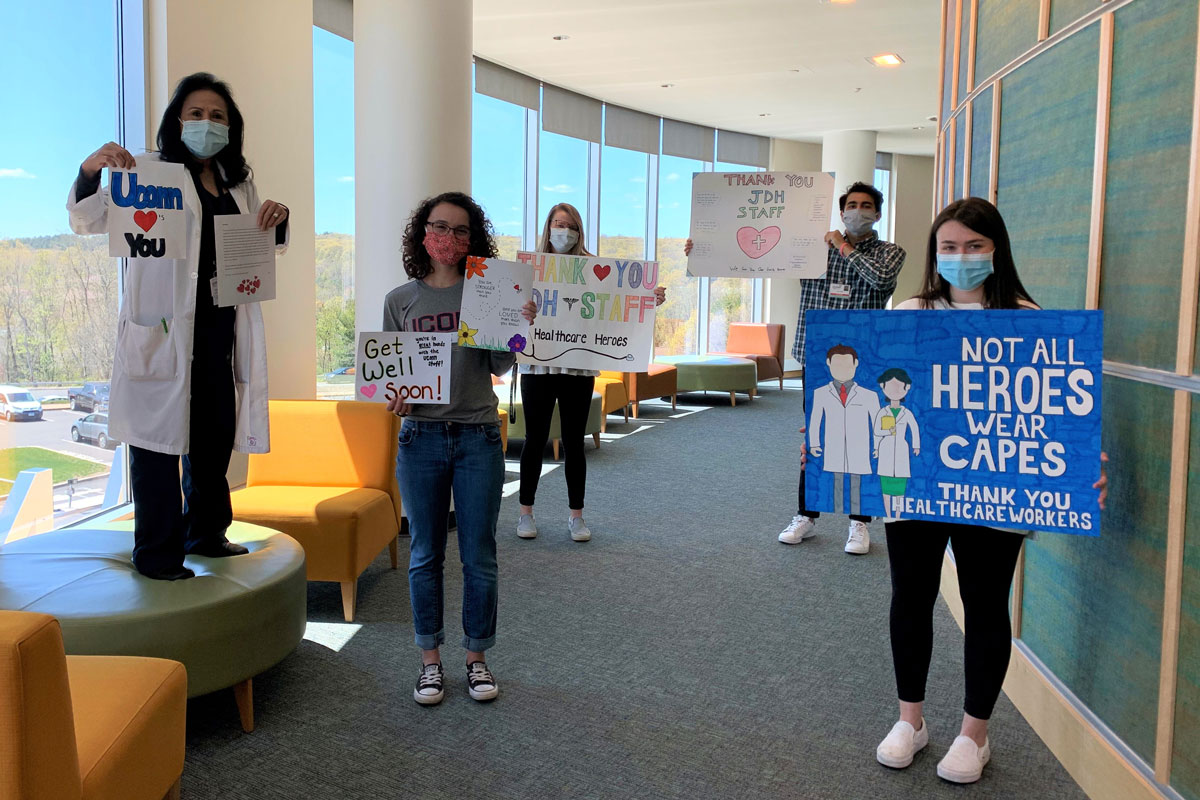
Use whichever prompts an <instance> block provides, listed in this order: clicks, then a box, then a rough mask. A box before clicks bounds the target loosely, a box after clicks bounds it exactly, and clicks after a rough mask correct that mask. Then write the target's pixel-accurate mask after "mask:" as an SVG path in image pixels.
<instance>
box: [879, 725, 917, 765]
mask: <svg viewBox="0 0 1200 800" xmlns="http://www.w3.org/2000/svg"><path fill="white" fill-rule="evenodd" d="M927 744H929V726H928V725H926V724H925V720H921V730H919V731H915V730H913V726H912V725H911V724H909V723H907V722H905V721H904V720H900V721H899V722H897V723H896V724H895V725H893V726H892V730H891V731H890V732H889V733H888V735H887V736H885V737H883V741H882V742H880V743H879V746H878V747H876V748H875V760H876V761H878V762H879V763H880V764H883V765H884V766H885V767H891V768H892V769H904V768H905V767H907V766H908V765H909V764H911V763H912V761H913V756H914V755H916V754H917V753H918V752H920V751H921V750H922V749H924V747H925V745H927Z"/></svg>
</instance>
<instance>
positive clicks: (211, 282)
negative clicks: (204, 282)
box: [208, 275, 220, 306]
mask: <svg viewBox="0 0 1200 800" xmlns="http://www.w3.org/2000/svg"><path fill="white" fill-rule="evenodd" d="M208 290H209V292H210V293H211V294H212V301H213V305H214V306H219V305H220V303H218V302H217V276H216V275H213V276H212V277H211V278H209V279H208Z"/></svg>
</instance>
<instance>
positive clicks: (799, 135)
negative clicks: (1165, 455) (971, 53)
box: [474, 0, 941, 155]
mask: <svg viewBox="0 0 1200 800" xmlns="http://www.w3.org/2000/svg"><path fill="white" fill-rule="evenodd" d="M474 14H475V28H474V49H475V52H476V53H477V54H479V55H480V56H482V57H483V58H486V59H488V60H489V61H494V62H496V63H498V64H503V65H504V66H507V67H510V68H512V69H515V70H517V71H519V72H524V73H526V74H528V75H532V76H534V77H537V78H540V79H542V80H544V81H547V82H549V83H554V84H557V85H559V86H562V87H565V88H568V89H573V90H575V91H577V92H580V93H582V94H586V95H590V96H592V97H595V98H598V99H600V100H604V101H607V102H611V103H616V104H618V105H624V106H628V107H630V108H635V109H638V110H640V111H647V112H651V113H653V114H658V115H662V116H665V117H672V118H675V119H680V120H685V121H688V122H696V123H700V124H703V125H711V126H714V127H718V128H728V129H731V130H737V131H745V132H747V133H758V134H763V135H767V136H778V137H782V138H786V139H797V140H801V141H810V142H819V141H820V140H821V136H822V134H824V133H826V132H829V131H839V130H875V131H878V132H879V144H878V149H879V150H881V151H885V152H895V153H907V154H915V155H933V152H934V141H935V124H934V123H932V122H930V121H929V119H928V118H929V117H930V116H932V115H934V114H936V113H937V100H938V98H937V91H938V64H937V60H938V49H939V48H938V36H939V28H940V24H941V4H940V2H939V0H854V2H853V3H851V4H848V5H834V4H829V3H827V2H825V0H559V1H558V2H554V0H550V1H549V2H547V0H474ZM561 34H565V35H567V36H569V37H570V38H569V39H567V40H565V41H555V40H554V39H553V37H554V36H556V35H561ZM879 53H896V54H898V55H900V57H901V58H903V59H904V62H905V63H904V64H903V65H901V66H900V67H895V68H891V69H883V68H880V67H876V66H874V65H872V64H870V63H868V62H867V61H866V58H867V57H869V56H873V55H877V54H879ZM664 83H671V84H674V86H673V87H671V88H669V89H664V88H662V84H664ZM763 114H768V115H769V116H761V115H763ZM918 128H920V130H917V129H918Z"/></svg>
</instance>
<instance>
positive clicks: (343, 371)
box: [325, 367, 354, 380]
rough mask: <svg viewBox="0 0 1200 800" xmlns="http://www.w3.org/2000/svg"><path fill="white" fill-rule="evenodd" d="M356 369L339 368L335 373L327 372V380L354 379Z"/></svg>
mask: <svg viewBox="0 0 1200 800" xmlns="http://www.w3.org/2000/svg"><path fill="white" fill-rule="evenodd" d="M353 377H354V367H338V368H337V369H335V370H334V371H333V372H326V373H325V379H326V380H333V379H334V378H353Z"/></svg>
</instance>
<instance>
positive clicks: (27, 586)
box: [0, 521, 307, 730]
mask: <svg viewBox="0 0 1200 800" xmlns="http://www.w3.org/2000/svg"><path fill="white" fill-rule="evenodd" d="M227 535H228V537H229V540H230V541H233V542H238V543H239V544H243V545H245V546H246V547H248V548H249V549H250V552H249V553H247V554H246V555H244V556H233V557H230V558H205V557H202V556H188V557H187V559H186V561H185V563H186V564H187V566H189V567H191V568H192V569H193V570H194V571H195V573H196V577H194V578H190V579H188V580H182V581H156V580H150V579H149V578H145V577H142V576H141V575H140V574H138V572H137V570H135V569H134V568H133V562H132V561H131V560H130V554H131V552H132V550H133V522H132V521H129V522H118V523H112V524H108V525H99V526H96V527H94V528H67V529H63V530H59V531H52V532H49V533H43V534H39V535H36V536H30V537H28V538H25V539H18V540H17V541H14V542H11V543H9V544H6V545H4V546H3V547H0V608H3V609H9V610H16V611H40V612H42V613H45V614H52V615H53V616H55V617H57V618H58V621H59V623H60V624H61V626H62V635H63V643H64V645H65V649H66V652H67V654H68V655H122V656H154V657H157V658H169V659H173V660H175V661H180V662H183V665H184V666H185V667H187V679H188V696H189V697H196V696H197V695H202V694H207V693H209V692H213V691H216V690H217V689H224V688H227V687H230V686H232V687H234V689H235V696H236V698H237V701H238V710H239V711H240V712H241V717H242V726H243V727H244V728H246V730H251V729H253V726H254V716H253V703H252V694H251V683H250V680H251V679H252V678H253V677H254V676H255V675H257V674H258V673H260V672H262V671H264V670H266V669H268V668H270V667H272V666H274V665H275V664H278V663H279V662H280V661H282V660H283V659H284V658H285V657H286V656H287V655H288V654H289V653H291V652H292V651H293V650H294V649H296V645H298V644H299V643H300V640H301V639H302V638H303V637H304V628H305V624H306V612H307V581H306V579H305V575H304V550H303V549H302V548H301V547H300V545H299V543H297V542H296V540H295V539H293V538H292V537H290V536H286V535H284V534H282V533H279V532H278V531H274V530H271V529H270V528H263V527H259V526H258V525H250V524H248V523H244V522H234V523H233V525H232V526H230V528H229V530H228V534H227Z"/></svg>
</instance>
